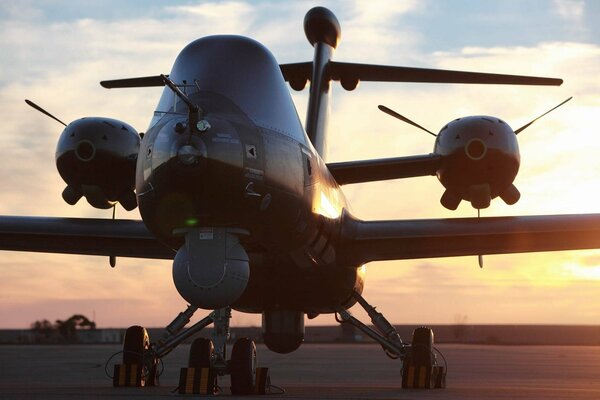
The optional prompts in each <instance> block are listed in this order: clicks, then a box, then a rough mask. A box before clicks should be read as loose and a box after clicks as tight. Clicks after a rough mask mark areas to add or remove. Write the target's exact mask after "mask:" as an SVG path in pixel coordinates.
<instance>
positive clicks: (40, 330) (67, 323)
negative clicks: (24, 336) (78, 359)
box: [31, 314, 96, 343]
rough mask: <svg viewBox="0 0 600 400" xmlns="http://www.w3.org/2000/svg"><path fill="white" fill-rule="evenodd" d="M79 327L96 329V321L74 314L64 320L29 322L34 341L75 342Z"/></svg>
mask: <svg viewBox="0 0 600 400" xmlns="http://www.w3.org/2000/svg"><path fill="white" fill-rule="evenodd" d="M80 329H88V330H93V329H96V323H95V322H94V321H90V320H89V318H87V317H86V316H85V315H81V314H75V315H73V316H71V317H70V318H68V319H66V320H64V321H62V320H60V319H57V320H56V321H55V322H54V323H52V322H50V321H48V320H47V319H43V320H38V321H35V322H34V323H32V324H31V331H32V332H33V334H34V341H35V342H36V343H77V331H78V330H80Z"/></svg>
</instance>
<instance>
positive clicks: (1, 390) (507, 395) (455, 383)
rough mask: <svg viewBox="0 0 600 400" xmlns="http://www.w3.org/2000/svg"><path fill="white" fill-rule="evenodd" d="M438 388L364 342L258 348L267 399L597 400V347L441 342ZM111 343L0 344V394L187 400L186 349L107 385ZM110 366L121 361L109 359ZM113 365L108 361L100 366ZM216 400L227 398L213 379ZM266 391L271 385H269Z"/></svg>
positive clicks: (599, 376)
mask: <svg viewBox="0 0 600 400" xmlns="http://www.w3.org/2000/svg"><path fill="white" fill-rule="evenodd" d="M439 349H440V350H441V351H442V352H443V354H444V355H445V357H446V359H447V361H448V376H447V388H445V389H436V390H427V389H421V390H418V389H412V390H406V389H401V388H400V386H401V380H400V363H399V362H397V361H394V360H390V359H388V358H387V357H386V356H385V355H384V353H383V351H382V350H381V348H380V347H378V346H377V345H372V344H305V345H303V346H302V347H301V348H300V349H299V350H298V351H296V352H294V353H292V354H287V355H280V354H275V353H272V352H270V351H268V350H267V349H266V348H265V347H264V346H260V345H259V346H258V351H259V353H258V358H259V365H260V366H264V367H269V368H270V374H271V381H272V383H273V384H275V385H277V386H280V387H281V388H283V389H284V390H285V393H284V394H270V395H268V396H256V397H244V398H246V399H249V398H263V399H264V398H265V397H266V398H272V399H278V398H283V399H312V398H331V399H600V347H586V346H581V347H579V346H475V345H440V346H439ZM119 350H120V346H116V345H70V346H50V345H48V346H46V345H40V346H37V345H23V346H17V345H6V346H0V399H2V400H4V399H7V400H8V399H108V398H110V399H113V398H114V399H155V398H169V397H171V398H172V397H178V398H186V397H190V398H196V397H199V396H197V395H179V394H177V393H174V391H175V390H176V388H177V385H178V379H179V369H180V367H184V366H185V365H186V361H187V352H188V350H189V346H187V345H182V346H180V347H179V348H178V349H176V350H175V351H174V352H173V353H171V354H170V355H168V356H167V357H166V358H165V360H164V366H165V368H164V373H163V375H162V376H161V386H160V387H153V388H113V387H112V381H111V380H110V379H109V378H107V377H106V375H105V372H104V367H105V363H106V360H107V359H108V357H110V355H111V354H113V353H115V352H118V351H119ZM113 361H114V362H120V359H119V358H118V357H117V358H115V359H114V360H113ZM109 370H110V371H112V363H111V364H110V365H109ZM219 384H220V386H221V387H222V388H223V391H222V393H221V394H219V395H218V396H219V397H226V398H234V397H233V396H231V395H230V392H229V382H228V380H227V379H225V378H222V379H221V380H220V381H219ZM274 391H276V390H275V389H274Z"/></svg>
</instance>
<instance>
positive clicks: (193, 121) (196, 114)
mask: <svg viewBox="0 0 600 400" xmlns="http://www.w3.org/2000/svg"><path fill="white" fill-rule="evenodd" d="M160 77H161V79H162V80H163V81H164V82H165V85H166V86H168V87H169V89H171V90H172V91H173V93H175V95H176V96H177V97H179V98H180V99H181V101H183V102H184V103H185V105H186V106H187V108H188V110H189V124H190V132H191V129H196V130H198V131H205V130H206V129H205V128H204V125H202V126H199V124H201V123H202V124H204V122H203V117H204V110H202V108H200V107H199V106H198V105H197V104H194V102H193V101H192V100H191V99H190V98H189V97H188V95H187V94H185V93H183V92H182V91H181V89H179V87H178V86H177V85H176V84H175V82H173V81H172V80H171V79H170V78H169V77H167V76H166V75H163V74H161V75H160Z"/></svg>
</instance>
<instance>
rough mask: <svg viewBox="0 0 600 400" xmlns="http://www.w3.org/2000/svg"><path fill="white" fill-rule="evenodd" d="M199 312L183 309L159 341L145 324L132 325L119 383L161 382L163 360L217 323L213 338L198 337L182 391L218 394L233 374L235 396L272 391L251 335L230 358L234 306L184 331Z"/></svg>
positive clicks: (116, 380)
mask: <svg viewBox="0 0 600 400" xmlns="http://www.w3.org/2000/svg"><path fill="white" fill-rule="evenodd" d="M196 310H197V308H196V307H193V306H189V307H188V308H187V310H186V311H184V312H182V313H180V314H179V315H178V316H177V317H176V318H175V320H173V322H171V324H169V326H168V327H167V333H166V334H165V335H164V336H163V337H162V338H161V339H160V340H159V341H157V342H156V343H150V339H149V337H148V333H147V331H146V330H145V329H144V328H143V327H141V326H132V327H130V328H129V329H128V330H127V333H126V334H125V338H124V342H123V364H118V365H115V370H114V378H113V384H114V386H138V387H143V386H155V385H158V376H159V373H158V361H159V360H160V359H161V358H162V357H164V356H166V355H167V354H168V353H170V352H171V351H172V350H173V349H175V347H177V346H178V345H179V344H181V343H182V342H183V341H185V340H186V339H188V338H189V337H191V336H193V335H194V334H196V333H198V332H200V331H201V330H202V329H204V328H205V327H207V326H208V325H210V324H213V325H214V329H213V333H212V340H211V339H207V338H197V339H195V340H194V341H193V342H192V345H191V347H190V354H189V359H188V367H187V368H182V369H181V375H180V379H179V388H178V390H179V393H181V394H186V393H193V394H215V393H217V392H218V391H219V387H218V382H217V381H218V377H219V376H224V375H230V376H231V393H232V394H234V395H247V394H266V393H269V392H270V379H269V375H268V368H258V367H257V361H256V345H255V344H254V342H253V341H252V340H251V339H249V338H241V339H238V340H236V341H235V343H234V344H233V347H232V350H231V359H229V360H227V340H228V339H229V337H230V331H229V321H230V319H231V308H230V307H226V308H222V309H219V310H215V311H213V312H211V313H210V314H209V315H208V316H207V317H205V318H203V319H202V320H200V321H198V322H197V323H196V324H194V325H192V326H191V327H189V328H187V329H184V327H185V325H186V324H187V323H188V322H189V321H190V318H191V317H192V315H193V314H194V312H195V311H196Z"/></svg>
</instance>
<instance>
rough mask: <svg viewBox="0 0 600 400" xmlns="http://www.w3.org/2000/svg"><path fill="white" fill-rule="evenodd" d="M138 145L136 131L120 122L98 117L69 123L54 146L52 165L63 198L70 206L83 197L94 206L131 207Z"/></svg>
mask: <svg viewBox="0 0 600 400" xmlns="http://www.w3.org/2000/svg"><path fill="white" fill-rule="evenodd" d="M139 148H140V136H139V134H138V133H137V132H136V131H135V129H133V128H132V127H131V126H130V125H128V124H126V123H124V122H121V121H118V120H116V119H111V118H101V117H87V118H81V119H78V120H75V121H73V122H71V123H70V124H69V125H68V126H67V127H66V128H65V129H64V131H63V132H62V134H61V136H60V139H59V140H58V145H57V147H56V167H57V169H58V172H59V174H60V176H61V177H62V178H63V180H64V181H65V182H66V183H67V187H66V188H65V190H64V191H63V194H62V195H63V199H64V200H65V201H66V202H67V203H69V204H71V205H74V204H76V203H77V202H78V201H79V199H81V197H83V196H85V198H86V200H87V201H88V203H90V204H91V205H92V206H93V207H96V208H102V209H106V208H110V207H112V206H113V205H114V203H115V202H119V203H121V205H122V206H123V207H124V208H125V209H126V210H133V209H134V208H135V207H137V199H136V197H135V191H134V189H135V166H136V161H137V156H138V152H139Z"/></svg>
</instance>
